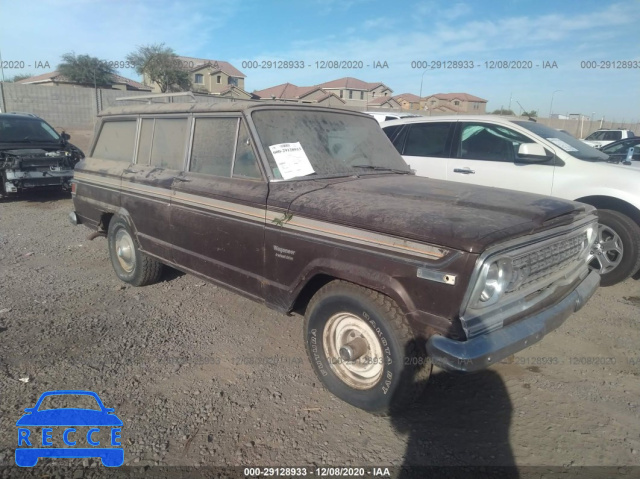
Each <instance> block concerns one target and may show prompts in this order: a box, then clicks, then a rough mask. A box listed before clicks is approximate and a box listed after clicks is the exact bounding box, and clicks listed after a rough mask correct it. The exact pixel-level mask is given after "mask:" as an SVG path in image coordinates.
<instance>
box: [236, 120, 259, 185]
mask: <svg viewBox="0 0 640 479" xmlns="http://www.w3.org/2000/svg"><path fill="white" fill-rule="evenodd" d="M233 176H234V178H236V177H238V178H257V179H260V178H262V175H261V174H260V169H259V168H258V162H257V161H256V156H255V154H254V153H253V149H252V148H251V140H250V138H249V132H248V131H247V127H246V125H245V124H244V122H241V123H240V129H239V130H238V144H237V146H236V161H235V162H234V163H233Z"/></svg>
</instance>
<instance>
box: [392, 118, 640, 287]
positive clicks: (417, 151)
mask: <svg viewBox="0 0 640 479" xmlns="http://www.w3.org/2000/svg"><path fill="white" fill-rule="evenodd" d="M381 127H382V129H383V130H384V132H385V133H386V134H387V136H388V137H389V139H390V140H391V141H392V142H393V144H394V146H395V147H396V149H397V150H398V151H399V152H400V154H401V155H402V156H403V158H404V159H405V161H406V162H407V163H408V164H409V166H410V167H411V168H412V169H413V170H414V171H415V172H416V174H417V175H420V176H428V177H430V178H435V179H441V180H451V181H458V182H462V183H468V184H474V185H485V186H494V187H499V188H508V189H512V190H518V191H526V192H531V193H538V194H543V195H549V196H556V197H559V198H565V199H570V200H575V201H580V202H583V203H587V204H590V205H593V206H595V207H596V208H598V216H599V223H600V224H599V234H598V239H597V240H596V242H595V244H594V246H593V249H592V261H591V266H592V268H594V269H596V270H597V271H599V272H600V274H601V276H602V281H601V285H603V286H610V285H613V284H616V283H619V282H621V281H624V280H625V279H627V278H628V277H629V276H631V275H632V274H634V273H635V272H637V271H638V270H639V269H640V187H639V186H638V185H640V169H636V168H629V167H628V166H624V165H622V164H618V165H616V164H611V163H608V162H607V160H608V156H607V155H606V154H604V153H602V152H600V151H598V150H597V149H595V148H593V147H591V146H588V145H587V144H585V143H584V142H582V141H580V140H577V139H576V138H574V137H572V136H571V135H568V134H566V133H563V132H561V131H558V130H555V129H553V128H549V127H547V126H544V125H541V124H540V123H536V122H533V121H525V120H522V119H520V118H506V117H498V116H493V115H484V116H471V115H470V116H463V115H457V116H433V117H419V118H406V119H400V120H394V121H387V122H384V123H382V124H381Z"/></svg>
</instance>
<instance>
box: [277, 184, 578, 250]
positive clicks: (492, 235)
mask: <svg viewBox="0 0 640 479" xmlns="http://www.w3.org/2000/svg"><path fill="white" fill-rule="evenodd" d="M585 208H591V207H588V206H586V205H583V204H581V203H576V202H573V201H567V200H561V199H557V198H553V197H550V196H542V195H535V194H529V193H521V192H517V191H512V190H505V189H502V188H489V187H483V186H473V185H465V184H462V183H455V182H450V181H440V180H432V179H429V178H422V177H416V176H400V175H395V176H392V175H384V176H375V177H362V178H359V179H354V180H353V181H342V182H337V183H329V184H327V185H326V186H324V187H322V188H319V189H315V190H314V191H309V192H306V193H303V194H302V195H300V196H298V197H297V198H296V199H294V200H293V201H292V202H291V204H290V206H289V212H290V213H292V214H293V215H294V217H295V215H297V214H299V215H303V216H306V217H310V218H314V219H319V220H324V221H328V222H331V223H339V224H343V225H348V226H352V227H356V228H361V229H364V230H369V231H376V232H380V233H386V234H391V235H394V236H398V237H402V238H408V239H412V240H416V241H421V242H426V243H431V244H436V245H439V246H443V247H446V248H455V249H458V250H462V251H468V252H481V251H482V250H484V249H485V248H486V247H487V246H489V245H490V244H493V243H495V242H499V241H502V240H507V239H510V238H513V237H516V236H521V235H526V234H531V233H534V232H538V231H540V230H543V229H547V228H550V227H553V226H557V225H558V224H563V223H564V222H567V223H569V222H571V221H573V215H572V214H573V213H579V212H583V211H585ZM560 217H564V218H560ZM554 219H555V220H556V221H552V220H554ZM563 220H564V221H563Z"/></svg>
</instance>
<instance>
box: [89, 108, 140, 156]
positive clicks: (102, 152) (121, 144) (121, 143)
mask: <svg viewBox="0 0 640 479" xmlns="http://www.w3.org/2000/svg"><path fill="white" fill-rule="evenodd" d="M135 141H136V120H135V119H131V120H118V121H105V122H104V123H103V124H102V128H101V129H100V135H99V136H98V141H97V142H96V146H95V148H94V149H93V153H92V155H91V156H93V157H95V158H102V159H104V160H115V161H126V162H127V163H130V162H132V161H133V147H134V144H135Z"/></svg>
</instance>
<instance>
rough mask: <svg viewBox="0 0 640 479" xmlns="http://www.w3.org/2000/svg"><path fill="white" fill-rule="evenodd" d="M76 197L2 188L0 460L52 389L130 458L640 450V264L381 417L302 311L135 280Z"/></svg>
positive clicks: (180, 460)
mask: <svg viewBox="0 0 640 479" xmlns="http://www.w3.org/2000/svg"><path fill="white" fill-rule="evenodd" d="M71 209H72V202H71V200H70V198H69V197H68V196H64V195H52V194H51V192H46V193H32V194H29V195H27V196H25V197H23V198H21V199H19V200H11V201H7V200H4V201H0V431H2V435H1V436H0V466H11V465H13V464H14V459H13V454H14V449H15V447H16V440H15V439H16V432H17V431H16V429H17V428H16V426H15V422H16V420H17V419H19V418H20V416H21V415H22V412H23V409H24V408H25V407H30V406H32V405H33V404H34V403H35V401H36V400H37V398H38V397H39V395H40V394H41V393H42V392H44V391H48V390H52V389H85V390H92V391H95V392H97V393H98V394H99V395H100V397H101V399H102V400H103V402H104V403H105V405H106V406H107V407H113V408H115V410H116V414H117V415H118V417H120V418H121V419H122V420H123V422H124V426H123V428H122V438H123V439H122V443H123V445H124V448H125V465H130V466H147V465H161V466H194V465H205V466H233V465H242V466H257V465H261V466H300V465H307V466H310V465H313V464H322V465H333V466H348V465H358V466H362V465H378V466H393V465H396V466H397V465H401V464H410V465H473V466H478V465H483V466H501V465H517V466H570V465H573V466H597V465H600V466H640V453H639V452H640V408H639V405H640V399H639V398H640V381H639V380H638V376H639V375H640V351H639V349H638V345H639V344H640V287H639V286H640V283H638V281H634V280H632V279H630V280H627V281H626V282H625V283H622V284H619V285H617V286H615V287H611V288H607V289H603V288H601V289H600V290H599V291H598V292H597V293H596V295H595V296H594V297H593V299H592V300H591V301H590V302H589V303H588V305H587V306H586V307H585V308H584V309H583V310H582V311H580V312H579V313H577V314H575V315H574V316H572V317H571V318H570V319H569V320H568V321H567V322H566V323H565V324H564V325H563V326H562V327H561V328H560V329H559V330H557V331H555V332H554V333H552V334H551V335H549V336H548V337H546V338H545V339H544V340H543V341H542V342H541V343H539V344H537V345H535V346H533V347H531V348H530V349H528V350H525V351H523V352H521V353H519V354H518V355H516V356H515V357H514V358H513V359H512V361H511V362H510V363H504V364H498V365H496V366H494V367H493V368H491V369H490V370H487V371H485V372H482V373H478V374H475V375H466V376H453V375H448V374H444V373H442V372H439V371H434V374H433V375H432V377H431V380H430V382H429V384H428V386H427V388H426V391H425V393H424V395H423V396H422V397H421V399H420V401H419V402H418V403H417V404H416V406H415V407H413V408H412V409H410V410H408V411H406V412H405V413H404V414H403V415H402V416H398V417H391V418H379V417H374V416H371V415H369V414H367V413H365V412H362V411H360V410H358V409H355V408H353V407H351V406H349V405H347V404H345V403H343V402H341V401H339V400H337V399H336V398H334V397H333V396H332V395H331V394H329V393H328V392H327V391H325V390H324V389H323V387H322V386H321V384H320V383H319V381H318V380H317V379H316V378H315V376H314V374H313V372H312V370H311V368H310V366H309V364H308V362H307V359H306V356H305V351H304V345H303V342H302V328H301V324H302V321H301V318H300V317H299V316H285V315H281V314H278V313H275V312H273V311H271V310H269V309H267V308H265V307H264V306H261V305H258V304H256V303H253V302H251V301H249V300H247V299H244V298H242V297H240V296H237V295H235V294H233V293H231V292H228V291H226V290H224V289H221V288H218V287H216V286H214V285H211V284H209V283H206V282H203V281H202V280H199V279H197V278H195V277H192V276H189V275H183V274H181V273H178V272H175V271H172V270H171V271H169V272H167V273H165V276H164V278H163V281H162V282H160V283H159V284H155V285H152V286H147V287H144V288H133V287H129V286H128V285H125V284H124V283H122V282H120V281H119V280H118V279H117V278H116V276H115V274H114V273H113V271H112V268H111V265H110V263H109V259H108V255H107V248H106V240H105V239H104V238H97V239H95V240H94V241H88V240H87V239H86V238H87V235H88V234H89V230H88V229H86V228H84V227H73V226H72V225H71V224H69V222H68V220H67V214H68V212H69V211H70V210H71ZM54 461H56V460H51V459H50V460H41V461H40V462H39V466H38V467H41V465H44V466H47V464H52V463H53V464H55V463H54ZM74 461H77V462H74ZM57 463H58V464H60V463H64V464H69V463H74V464H77V465H80V464H81V463H83V464H84V465H85V466H92V465H95V464H96V461H94V460H90V459H89V460H87V459H85V460H84V461H83V460H80V459H78V460H69V459H64V460H63V459H60V460H57ZM133 469H134V470H135V468H133ZM138 469H139V470H142V469H141V468H138ZM12 471H13V472H15V469H11V468H8V469H4V475H5V476H7V477H8V476H9V475H11V474H13V472H12ZM634 471H636V472H639V471H640V468H639V469H634ZM1 472H2V470H0V476H2V474H1ZM49 477H55V475H54V476H49ZM60 477H62V476H60ZM77 477H82V476H81V475H79V476H77ZM629 477H630V476H629Z"/></svg>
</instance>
